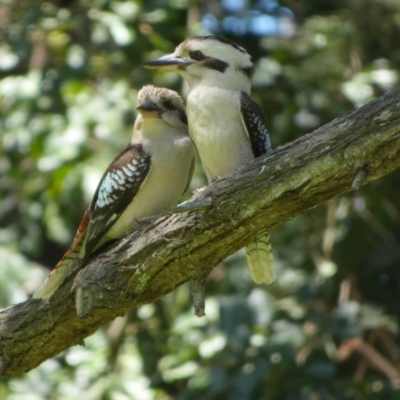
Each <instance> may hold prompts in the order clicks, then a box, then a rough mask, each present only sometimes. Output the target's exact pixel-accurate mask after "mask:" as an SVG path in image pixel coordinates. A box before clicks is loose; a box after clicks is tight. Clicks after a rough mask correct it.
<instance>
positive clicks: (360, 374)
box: [0, 0, 400, 400]
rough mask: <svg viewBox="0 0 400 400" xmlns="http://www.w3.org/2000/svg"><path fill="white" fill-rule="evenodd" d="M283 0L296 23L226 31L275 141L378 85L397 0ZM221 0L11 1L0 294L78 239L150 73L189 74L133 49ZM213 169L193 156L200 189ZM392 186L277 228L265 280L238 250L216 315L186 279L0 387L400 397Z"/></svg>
mask: <svg viewBox="0 0 400 400" xmlns="http://www.w3.org/2000/svg"><path fill="white" fill-rule="evenodd" d="M205 3H207V4H205ZM281 3H282V5H283V6H285V7H287V8H288V9H290V10H292V11H293V13H294V15H295V20H293V21H292V23H293V27H294V29H295V34H294V35H292V36H291V37H286V38H284V37H258V38H256V37H252V36H250V35H249V34H245V35H243V36H241V37H234V36H231V38H232V39H234V40H236V41H237V42H238V43H240V44H241V45H243V46H244V47H246V48H247V49H248V50H249V51H250V53H251V54H252V56H253V60H254V62H255V66H256V75H255V80H254V91H253V96H254V98H255V99H256V100H257V102H258V103H259V104H260V106H261V107H262V109H263V110H264V113H265V115H266V118H267V121H268V125H269V127H270V131H271V138H272V142H273V144H274V146H278V145H280V144H283V143H286V142H288V141H291V140H293V139H295V138H296V137H299V136H301V135H303V134H305V133H307V132H310V131H312V130H313V129H315V128H317V127H318V126H320V125H323V124H325V123H327V122H329V121H331V120H332V119H334V118H335V117H337V116H339V115H342V114H344V113H345V112H347V111H348V110H350V109H352V108H353V107H355V106H359V105H362V104H364V103H366V102H368V101H370V100H371V99H373V98H375V97H377V96H379V95H381V94H383V93H384V92H385V91H387V90H388V89H390V88H391V87H393V86H394V85H396V84H397V83H398V80H399V72H398V68H399V65H400V51H399V46H398V38H399V37H400V3H399V2H398V1H397V0H353V1H351V2H347V1H343V0H342V1H326V0H313V1H305V0H303V1H298V0H287V1H281ZM218 7H220V4H219V2H215V1H209V2H200V1H194V0H192V1H183V0H170V1H168V2H161V1H157V0H150V1H146V2H145V1H139V0H137V1H133V0H126V1H108V0H96V1H87V0H75V1H74V0H58V1H54V2H35V1H33V0H25V1H17V0H4V1H1V2H0V38H1V40H0V77H1V80H0V135H1V136H0V146H1V153H0V260H1V271H2V274H1V276H0V304H1V305H2V306H7V305H10V304H13V303H16V302H19V301H23V300H25V299H26V298H27V297H28V296H29V295H30V294H31V293H32V292H33V290H34V288H35V287H36V286H37V285H38V284H39V283H40V282H41V281H42V280H43V279H44V277H45V275H46V274H47V271H48V270H47V269H46V268H48V269H50V268H52V267H53V266H54V265H55V264H56V262H57V261H58V259H59V258H61V256H62V254H63V252H64V251H65V250H66V249H67V247H68V245H69V243H70V242H71V240H72V238H73V235H74V231H75V229H76V227H77V226H78V223H79V220H80V218H81V216H82V214H83V211H84V210H85V207H86V205H87V203H88V202H89V201H90V199H91V196H92V194H93V192H94V189H95V187H96V185H97V183H98V180H99V178H100V176H101V174H102V172H103V170H104V169H105V168H106V166H107V165H108V163H109V162H110V161H111V160H112V158H113V157H114V156H115V155H116V154H117V153H118V152H119V151H120V150H121V149H122V148H123V147H124V146H125V145H126V143H128V141H129V138H130V130H131V129H132V124H133V121H134V118H135V116H136V112H135V101H136V95H137V91H138V90H139V89H140V88H141V86H143V85H144V84H148V83H153V84H156V85H160V86H167V87H170V88H173V89H176V90H180V89H181V87H182V82H181V79H180V78H179V77H178V76H177V75H174V74H165V75H162V74H154V73H151V72H150V71H147V70H144V69H142V68H141V67H140V64H141V63H142V62H143V61H145V60H148V59H150V58H152V57H155V56H159V55H161V54H163V53H166V52H170V51H172V50H173V48H174V47H175V46H176V45H177V44H178V43H179V42H180V41H181V40H183V39H184V38H185V37H187V36H188V35H192V34H199V33H203V31H202V30H201V26H200V23H199V20H200V17H201V15H202V14H204V13H205V12H210V10H211V11H212V10H216V12H217V11H218ZM217 16H218V15H217ZM377 157H379V154H377ZM205 182H206V181H205V179H204V175H203V173H202V171H201V167H200V165H198V168H197V172H196V175H195V178H194V180H193V182H192V185H191V188H192V189H194V188H196V187H199V186H201V185H203V184H205ZM399 199H400V173H399V172H398V171H397V172H394V173H392V174H390V175H389V176H387V177H385V178H384V179H381V180H380V181H378V182H374V183H372V184H370V185H368V186H367V187H365V188H363V189H362V190H361V191H359V192H352V193H350V194H348V195H346V196H342V197H341V198H336V199H332V200H331V201H329V202H328V203H327V204H325V205H322V206H320V207H318V208H316V209H315V210H313V211H311V212H309V213H308V214H307V215H303V216H299V217H298V218H296V219H294V220H292V221H290V222H288V223H286V224H285V225H284V226H281V227H279V228H278V229H276V230H275V231H273V232H272V241H273V246H274V252H275V259H276V267H277V272H278V279H277V281H276V283H274V284H273V285H271V286H269V287H268V288H267V290H266V289H265V288H264V287H255V286H254V284H253V283H252V282H251V279H250V277H249V275H248V272H247V268H246V264H245V257H244V254H243V253H242V252H239V253H238V254H236V255H233V256H231V257H230V258H228V259H227V260H225V261H224V263H221V264H220V265H218V266H217V267H216V268H215V269H214V270H213V272H212V274H211V275H210V278H209V281H208V286H207V303H206V314H207V316H206V317H205V318H202V319H198V318H196V317H194V315H193V311H192V307H191V298H190V287H189V285H184V286H182V287H180V288H178V289H177V290H176V291H175V292H173V293H171V294H170V295H168V296H166V297H165V298H164V299H162V300H161V301H159V302H157V303H155V304H149V305H145V306H143V307H141V308H140V309H138V310H133V311H131V312H130V313H128V314H127V315H126V316H125V317H123V318H118V319H117V320H115V321H114V322H113V323H111V324H110V325H109V326H107V327H104V329H102V330H100V331H98V332H97V333H96V334H94V335H93V336H91V337H90V338H88V339H87V340H85V343H86V347H85V348H82V347H75V348H72V349H70V350H68V351H67V352H65V353H63V354H61V355H59V356H58V357H56V358H54V359H51V360H48V361H47V362H45V363H44V364H42V365H41V366H40V367H38V368H36V369H35V370H33V371H31V372H30V373H28V374H26V375H24V376H21V377H16V378H12V379H3V380H0V398H1V399H8V400H17V399H18V400H20V399H23V400H41V399H79V398H85V399H87V400H91V399H93V400H94V399H104V400H108V399H110V400H125V399H138V400H147V399H164V400H166V399H182V400H183V399H191V400H193V399H210V400H211V399H229V400H243V399H246V400H247V399H249V400H264V399H265V400H308V399H310V400H319V399H324V400H325V399H349V400H362V399H397V398H400V394H399V391H398V389H399V387H400V346H399V329H398V328H399V321H398V319H399V315H400V269H399V267H400V247H399V238H400V202H399ZM183 267H184V266H183ZM360 343H361V344H360Z"/></svg>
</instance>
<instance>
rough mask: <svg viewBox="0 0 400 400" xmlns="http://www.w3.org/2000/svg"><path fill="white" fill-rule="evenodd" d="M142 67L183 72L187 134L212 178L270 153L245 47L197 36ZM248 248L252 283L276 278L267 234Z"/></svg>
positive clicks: (222, 39) (251, 68)
mask: <svg viewBox="0 0 400 400" xmlns="http://www.w3.org/2000/svg"><path fill="white" fill-rule="evenodd" d="M143 66H144V67H146V68H150V69H157V70H160V71H166V72H171V71H176V72H179V73H180V74H181V75H182V76H183V77H184V78H185V79H186V81H187V82H188V83H189V86H190V90H189V93H188V96H187V105H186V112H187V115H188V120H189V132H190V136H191V138H192V140H193V141H194V143H195V145H196V147H197V149H198V151H199V154H200V158H201V162H202V164H203V167H204V170H205V173H206V175H207V178H208V180H211V179H213V178H215V177H217V176H220V175H224V174H226V173H227V172H229V171H232V170H234V169H237V168H238V167H240V166H241V165H243V164H245V163H247V162H249V161H251V160H253V159H254V158H256V157H258V156H261V155H262V154H264V153H266V152H268V151H270V149H271V144H270V140H269V136H268V131H267V128H266V125H265V121H264V116H263V114H262V112H261V110H260V108H259V107H258V105H257V104H256V103H255V102H254V101H253V100H252V99H251V98H250V87H251V78H252V76H253V73H254V69H253V63H252V62H251V59H250V55H249V54H248V53H247V51H246V50H245V49H243V48H242V47H240V46H238V45H237V44H235V43H233V42H231V41H230V40H227V39H225V38H221V37H216V36H199V37H193V38H190V39H187V40H185V41H184V42H182V43H181V44H180V45H179V46H178V47H177V48H176V49H175V51H174V53H172V54H168V55H166V56H163V57H161V58H158V59H156V60H152V61H148V62H146V63H144V64H143ZM246 251H247V259H248V264H249V269H250V273H251V276H252V278H253V279H254V281H255V282H256V283H263V282H264V283H270V282H272V281H273V280H274V279H275V271H274V268H273V257H272V249H271V244H270V239H269V235H268V234H264V235H263V236H262V237H260V238H258V239H257V240H256V241H255V242H253V243H251V244H249V245H248V246H247V247H246Z"/></svg>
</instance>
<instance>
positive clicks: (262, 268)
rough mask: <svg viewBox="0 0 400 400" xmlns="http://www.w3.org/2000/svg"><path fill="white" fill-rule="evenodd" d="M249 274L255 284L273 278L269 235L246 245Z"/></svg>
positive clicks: (272, 260)
mask: <svg viewBox="0 0 400 400" xmlns="http://www.w3.org/2000/svg"><path fill="white" fill-rule="evenodd" d="M246 254H247V263H248V266H249V270H250V275H251V277H252V278H253V281H254V282H255V283H257V284H261V283H266V284H269V283H271V282H273V281H274V280H275V269H274V258H273V255H272V248H271V242H270V239H269V235H268V234H266V235H265V236H263V237H261V238H259V239H257V240H256V241H255V242H253V243H250V244H249V245H248V246H247V247H246Z"/></svg>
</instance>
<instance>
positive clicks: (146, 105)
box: [136, 99, 162, 118]
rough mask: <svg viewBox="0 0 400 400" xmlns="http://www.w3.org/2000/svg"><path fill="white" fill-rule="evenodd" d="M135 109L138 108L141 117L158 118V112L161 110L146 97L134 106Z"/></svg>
mask: <svg viewBox="0 0 400 400" xmlns="http://www.w3.org/2000/svg"><path fill="white" fill-rule="evenodd" d="M136 110H138V111H139V113H140V114H141V115H142V116H143V117H147V118H159V113H160V112H161V111H162V110H160V108H159V107H158V106H157V105H156V104H154V103H153V102H152V101H150V100H148V99H147V100H145V101H144V102H143V103H140V104H139V105H138V106H137V107H136Z"/></svg>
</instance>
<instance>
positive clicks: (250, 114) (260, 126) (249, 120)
mask: <svg viewBox="0 0 400 400" xmlns="http://www.w3.org/2000/svg"><path fill="white" fill-rule="evenodd" d="M240 113H241V117H242V121H243V125H244V128H245V130H246V134H247V136H248V138H249V139H250V142H251V148H252V150H253V154H254V157H259V156H261V155H263V154H265V153H268V152H269V151H271V142H270V139H269V134H268V129H267V126H266V124H265V119H264V115H263V113H262V111H261V109H260V107H259V106H258V104H257V103H256V102H255V101H253V100H252V99H251V97H250V96H249V95H248V94H246V93H245V92H241V94H240Z"/></svg>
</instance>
